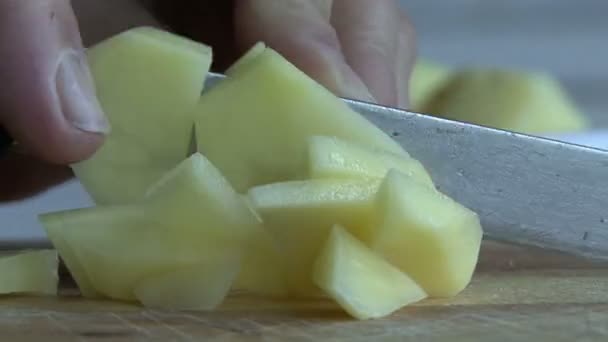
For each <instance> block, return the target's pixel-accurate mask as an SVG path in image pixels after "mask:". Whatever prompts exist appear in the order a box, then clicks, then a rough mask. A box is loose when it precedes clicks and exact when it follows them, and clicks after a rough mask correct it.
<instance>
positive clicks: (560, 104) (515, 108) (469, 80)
mask: <svg viewBox="0 0 608 342" xmlns="http://www.w3.org/2000/svg"><path fill="white" fill-rule="evenodd" d="M423 112H424V113H429V114H432V115H435V116H441V117H445V118H448V119H452V120H458V121H464V122H469V123H474V124H478V125H483V126H489V127H493V128H499V129H504V130H510V131H516V132H521V133H527V134H539V133H560V132H569V131H581V130H583V129H586V128H587V127H588V125H589V124H588V121H587V118H586V117H585V116H584V115H582V114H581V113H580V112H579V110H578V108H577V107H576V105H575V104H574V102H573V101H572V100H571V99H570V98H569V97H568V94H567V93H566V92H565V90H564V89H562V87H561V85H560V84H559V82H558V81H557V80H556V79H555V78H554V77H552V76H550V75H548V74H545V73H540V72H524V71H516V70H509V69H489V68H474V69H463V70H459V71H456V72H454V74H453V76H452V77H451V79H450V81H449V82H448V83H447V85H446V86H445V87H443V88H442V90H441V92H440V93H438V94H437V95H436V96H435V97H434V98H433V100H432V101H430V102H428V103H427V104H426V105H425V106H424V108H423Z"/></svg>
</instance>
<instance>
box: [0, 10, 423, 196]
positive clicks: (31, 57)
mask: <svg viewBox="0 0 608 342" xmlns="http://www.w3.org/2000/svg"><path fill="white" fill-rule="evenodd" d="M71 3H72V5H73V9H72V7H71V6H70V1H69V0H36V1H23V0H0V61H2V63H1V64H0V79H2V80H3V82H4V89H3V91H2V92H0V125H2V126H4V127H5V128H6V129H7V130H8V131H9V133H10V134H11V135H12V136H13V137H14V138H15V139H16V140H17V141H18V142H19V144H20V146H21V147H22V148H23V149H24V150H25V151H26V155H25V156H24V155H23V154H22V155H20V156H18V157H17V158H14V157H9V158H4V159H3V160H0V177H1V178H0V179H2V180H3V182H9V183H10V184H11V189H12V191H13V192H14V191H17V192H19V193H22V194H23V195H29V194H31V193H32V191H36V190H39V189H40V188H45V187H48V186H50V185H51V184H54V183H56V182H57V181H58V180H64V179H67V178H68V177H69V176H70V173H69V169H68V168H66V167H63V168H61V169H62V170H63V171H62V172H58V171H57V170H58V167H57V166H55V165H67V164H69V163H73V162H77V161H80V160H83V159H86V158H87V157H88V156H90V155H91V154H92V153H94V152H95V150H96V149H97V148H98V147H99V146H100V145H101V144H102V143H103V138H104V134H105V133H106V132H107V130H108V124H107V121H106V119H105V116H104V113H103V111H102V109H101V107H100V105H99V103H98V102H97V100H96V98H95V94H94V89H93V86H92V84H93V82H92V79H91V75H90V72H89V69H88V66H87V64H86V59H85V54H84V47H83V46H88V45H91V44H94V43H96V42H98V41H100V40H102V39H104V38H107V37H109V36H111V35H114V34H117V33H119V32H121V31H123V30H126V29H128V28H130V27H134V26H141V25H152V26H161V25H162V27H163V28H166V29H171V30H173V31H175V32H176V33H179V34H182V35H185V36H188V37H190V38H192V39H196V40H199V41H202V42H204V43H206V44H209V45H211V46H212V47H213V48H214V54H215V56H216V61H214V66H213V67H214V69H215V70H216V71H222V70H223V69H224V68H226V67H227V66H228V65H230V64H231V63H232V62H234V60H235V59H236V58H238V57H239V56H240V55H241V54H242V53H244V52H245V51H246V50H247V49H248V48H249V47H251V46H252V45H253V44H254V43H255V42H257V41H264V42H265V43H266V44H268V45H269V46H270V47H272V48H274V49H275V50H277V51H278V52H279V53H281V54H283V55H284V56H285V57H286V58H288V59H289V60H290V61H291V62H292V63H294V64H295V65H296V66H297V67H299V68H300V69H301V70H303V71H304V72H306V73H307V74H308V75H310V76H311V77H313V78H315V79H316V80H317V81H319V82H320V83H322V84H323V85H325V86H326V87H327V88H328V89H330V90H331V91H333V92H334V93H335V94H336V95H338V96H342V97H347V98H354V99H361V100H366V101H370V102H377V103H380V104H384V105H389V106H399V107H407V102H408V81H409V77H410V72H411V67H412V64H413V61H414V58H415V48H414V31H413V28H412V27H411V25H410V24H409V22H408V20H407V18H406V17H405V15H404V14H403V13H402V12H401V11H400V9H399V5H398V2H397V1H396V0H374V1H369V0H282V1H276V0H234V1H228V0H222V1H218V0H208V1H205V0H190V1H188V0H184V1H179V2H174V3H171V2H169V1H163V0H158V1H154V0H140V1H135V0H73V1H72V2H71ZM24 158H25V159H26V162H23V159H24ZM16 159H17V160H21V162H19V163H17V162H16V161H15V160H16ZM32 163H35V165H36V166H35V167H33V166H32ZM32 172H34V174H33V175H32ZM47 174H52V175H53V177H51V179H50V182H44V181H38V182H32V181H31V179H32V178H36V179H41V180H42V179H43V178H44V176H45V175H47ZM9 176H10V177H12V178H8V179H7V178H6V177H9ZM15 177H17V178H19V179H15ZM20 179H21V180H22V181H23V183H27V184H20V183H21V182H20V181H19V180H20ZM33 183H36V184H33ZM31 186H36V189H31ZM0 189H1V190H0V193H1V194H2V196H3V197H4V198H5V199H6V198H9V199H14V198H16V197H15V196H16V195H6V192H10V191H7V190H11V189H2V188H0ZM23 189H26V190H25V191H23ZM17 197H19V196H17ZM0 200H2V197H0Z"/></svg>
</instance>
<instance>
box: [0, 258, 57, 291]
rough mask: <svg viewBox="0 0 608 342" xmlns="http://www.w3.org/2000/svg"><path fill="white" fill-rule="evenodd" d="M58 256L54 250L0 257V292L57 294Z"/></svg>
mask: <svg viewBox="0 0 608 342" xmlns="http://www.w3.org/2000/svg"><path fill="white" fill-rule="evenodd" d="M58 266H59V258H58V256H57V252H56V251H54V250H40V251H25V252H19V253H17V254H15V255H11V256H4V257H0V295H1V294H30V295H32V294H34V295H55V294H57V283H58V281H59V277H58V275H57V267H58Z"/></svg>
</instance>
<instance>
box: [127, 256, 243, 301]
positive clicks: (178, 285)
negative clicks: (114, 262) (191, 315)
mask: <svg viewBox="0 0 608 342" xmlns="http://www.w3.org/2000/svg"><path fill="white" fill-rule="evenodd" d="M238 271H239V260H238V259H235V258H232V259H231V258H228V259H225V260H206V262H205V263H204V264H201V265H195V266H191V267H188V268H183V269H176V270H172V271H169V272H167V273H164V274H161V275H153V276H150V277H147V278H144V279H142V280H141V281H140V282H139V283H138V284H137V285H135V288H134V293H135V297H136V298H137V300H138V301H139V302H140V303H142V304H143V305H144V306H145V307H149V308H157V309H163V310H212V309H215V308H216V307H217V306H219V305H220V304H221V303H222V302H223V300H224V298H226V295H227V294H228V292H229V291H230V287H231V286H232V282H233V281H234V279H235V276H236V274H237V273H238Z"/></svg>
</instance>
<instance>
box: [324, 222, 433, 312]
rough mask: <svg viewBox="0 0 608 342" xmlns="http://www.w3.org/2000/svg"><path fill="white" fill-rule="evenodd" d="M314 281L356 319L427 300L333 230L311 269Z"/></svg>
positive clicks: (388, 267) (414, 286) (407, 281)
mask: <svg viewBox="0 0 608 342" xmlns="http://www.w3.org/2000/svg"><path fill="white" fill-rule="evenodd" d="M314 281H315V284H317V285H318V286H319V287H320V288H322V289H323V290H324V291H325V292H327V293H328V294H329V296H330V297H331V298H333V299H334V300H335V301H336V302H337V303H339V304H340V305H341V306H342V307H343V308H344V309H345V310H346V311H347V312H348V313H349V314H350V315H352V316H353V317H356V318H358V319H361V320H364V319H370V318H380V317H384V316H387V315H389V314H391V313H393V312H394V311H396V310H398V309H400V308H402V307H404V306H406V305H408V304H411V303H414V302H418V301H420V300H423V299H424V298H426V297H427V295H426V293H425V292H424V290H423V289H422V288H420V286H418V284H416V282H414V281H413V280H412V279H411V278H410V277H408V276H407V275H406V274H405V273H403V272H401V271H400V270H399V269H397V268H396V267H394V266H393V265H391V264H390V263H388V262H387V261H386V260H384V259H383V258H382V257H380V256H379V255H377V254H375V253H374V252H373V251H371V250H370V249H369V248H368V247H367V246H365V245H364V244H363V243H361V242H360V241H359V240H357V239H356V238H355V237H353V236H352V235H350V234H349V233H348V232H347V231H346V230H345V229H344V228H342V227H340V226H335V227H334V228H333V229H332V231H331V234H330V235H329V238H328V239H327V242H326V243H325V246H324V247H323V249H322V251H321V254H320V255H319V257H318V258H317V260H316V262H315V266H314Z"/></svg>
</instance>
